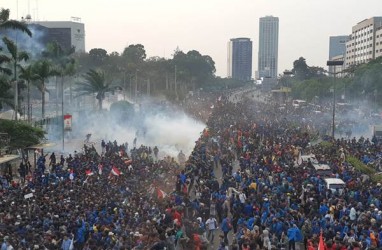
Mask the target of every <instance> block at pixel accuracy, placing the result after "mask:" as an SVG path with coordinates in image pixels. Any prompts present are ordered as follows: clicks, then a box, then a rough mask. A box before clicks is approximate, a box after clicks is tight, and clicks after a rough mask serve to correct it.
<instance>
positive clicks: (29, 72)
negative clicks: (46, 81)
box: [20, 64, 39, 122]
mask: <svg viewBox="0 0 382 250" xmlns="http://www.w3.org/2000/svg"><path fill="white" fill-rule="evenodd" d="M20 78H21V79H22V80H24V81H25V82H26V83H27V105H28V109H27V113H28V122H30V121H31V120H30V119H31V117H30V114H31V112H30V84H31V83H32V81H35V80H37V79H39V76H38V75H37V74H36V73H35V72H34V65H33V64H30V65H28V66H27V67H24V68H20Z"/></svg>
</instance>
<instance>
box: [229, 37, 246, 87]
mask: <svg viewBox="0 0 382 250" xmlns="http://www.w3.org/2000/svg"><path fill="white" fill-rule="evenodd" d="M228 77H230V78H233V79H237V80H243V81H249V80H251V79H252V41H251V39H249V38H233V39H231V40H230V41H229V42H228Z"/></svg>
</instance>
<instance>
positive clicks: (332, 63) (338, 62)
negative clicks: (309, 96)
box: [326, 61, 344, 139]
mask: <svg viewBox="0 0 382 250" xmlns="http://www.w3.org/2000/svg"><path fill="white" fill-rule="evenodd" d="M343 64H344V61H327V63H326V65H327V66H333V70H334V73H333V75H334V83H333V114H332V115H333V117H332V138H333V139H334V134H335V129H336V124H335V117H336V76H337V73H336V66H342V65H343ZM338 73H341V72H338Z"/></svg>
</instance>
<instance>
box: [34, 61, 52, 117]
mask: <svg viewBox="0 0 382 250" xmlns="http://www.w3.org/2000/svg"><path fill="white" fill-rule="evenodd" d="M33 70H34V72H35V73H36V75H37V78H38V81H35V82H34V83H35V85H36V87H37V89H38V90H39V91H40V92H41V117H42V118H43V119H44V118H45V92H47V89H46V85H45V83H46V80H48V79H49V78H50V77H52V76H54V75H57V71H55V70H54V68H53V66H52V63H51V62H50V61H48V60H46V59H43V60H40V61H38V62H37V63H36V64H35V65H34V67H33Z"/></svg>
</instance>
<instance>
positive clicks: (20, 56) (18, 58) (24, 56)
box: [3, 37, 29, 120]
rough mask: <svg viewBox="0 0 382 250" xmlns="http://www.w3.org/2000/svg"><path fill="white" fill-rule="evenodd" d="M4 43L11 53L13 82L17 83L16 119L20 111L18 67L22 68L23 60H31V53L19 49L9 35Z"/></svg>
mask: <svg viewBox="0 0 382 250" xmlns="http://www.w3.org/2000/svg"><path fill="white" fill-rule="evenodd" d="M3 43H4V44H5V46H6V48H7V51H8V53H9V56H8V58H9V63H10V64H11V66H12V71H13V79H12V80H13V82H14V83H15V95H14V97H15V104H14V110H15V120H17V113H18V111H19V85H18V79H17V78H18V75H17V68H21V64H20V63H21V62H23V61H27V60H29V55H28V53H27V52H25V51H19V50H18V48H17V45H16V44H15V43H14V42H13V41H11V40H9V39H8V38H7V37H3Z"/></svg>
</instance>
